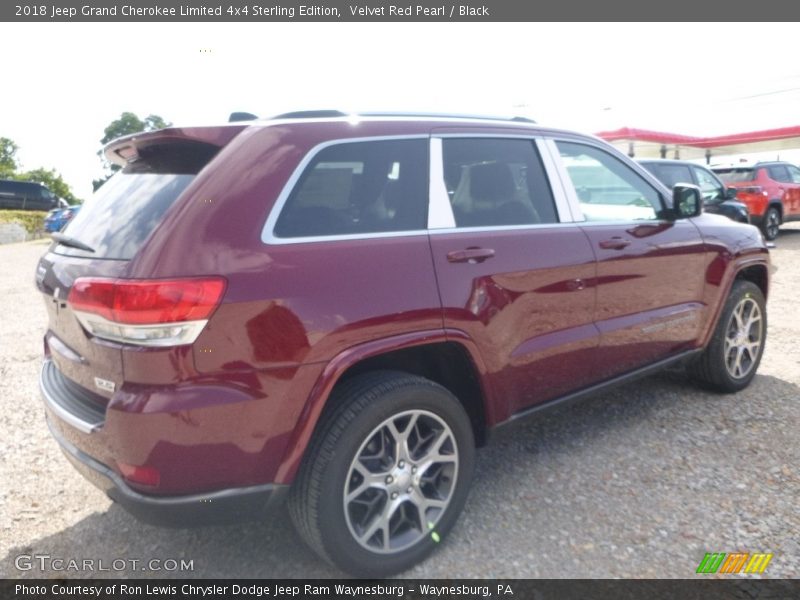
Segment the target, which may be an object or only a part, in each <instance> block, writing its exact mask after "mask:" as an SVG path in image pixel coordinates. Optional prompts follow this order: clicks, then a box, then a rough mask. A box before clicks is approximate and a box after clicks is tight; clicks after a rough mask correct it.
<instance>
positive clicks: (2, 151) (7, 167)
mask: <svg viewBox="0 0 800 600" xmlns="http://www.w3.org/2000/svg"><path fill="white" fill-rule="evenodd" d="M17 150H19V146H17V145H16V144H15V143H14V142H13V141H12V140H10V139H8V138H6V137H0V178H9V177H13V175H14V173H15V172H16V171H17V169H18V168H19V163H17Z"/></svg>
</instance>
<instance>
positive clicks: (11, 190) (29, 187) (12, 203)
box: [0, 179, 67, 210]
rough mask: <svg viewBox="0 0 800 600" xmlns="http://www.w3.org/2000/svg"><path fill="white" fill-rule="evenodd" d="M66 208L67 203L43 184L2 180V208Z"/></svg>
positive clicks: (0, 199) (0, 200) (0, 190)
mask: <svg viewBox="0 0 800 600" xmlns="http://www.w3.org/2000/svg"><path fill="white" fill-rule="evenodd" d="M66 206H67V204H66V202H64V201H63V200H61V199H60V198H59V197H58V196H56V195H55V194H54V193H53V192H51V191H50V190H49V189H48V188H47V187H45V186H43V185H42V184H41V183H34V182H32V181H14V180H12V179H1V180H0V208H11V209H15V210H50V209H53V208H65V207H66Z"/></svg>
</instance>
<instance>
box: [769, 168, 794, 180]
mask: <svg viewBox="0 0 800 600" xmlns="http://www.w3.org/2000/svg"><path fill="white" fill-rule="evenodd" d="M767 172H768V173H769V178H770V179H772V180H773V181H780V182H783V183H791V181H792V178H791V177H789V171H787V170H786V167H784V166H783V165H773V166H771V167H767Z"/></svg>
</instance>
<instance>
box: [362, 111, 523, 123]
mask: <svg viewBox="0 0 800 600" xmlns="http://www.w3.org/2000/svg"><path fill="white" fill-rule="evenodd" d="M358 114H359V115H362V116H364V117H429V118H430V117H433V118H438V117H441V118H443V119H481V120H483V121H515V122H517V123H534V124H535V123H536V121H534V120H533V119H529V118H528V117H498V116H496V115H469V114H460V113H435V112H363V113H358Z"/></svg>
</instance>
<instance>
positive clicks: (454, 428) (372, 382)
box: [289, 371, 475, 577]
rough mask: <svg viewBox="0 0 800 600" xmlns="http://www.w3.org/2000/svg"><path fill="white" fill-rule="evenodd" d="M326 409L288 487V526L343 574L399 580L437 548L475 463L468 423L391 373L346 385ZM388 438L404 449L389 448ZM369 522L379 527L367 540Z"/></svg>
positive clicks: (440, 399)
mask: <svg viewBox="0 0 800 600" xmlns="http://www.w3.org/2000/svg"><path fill="white" fill-rule="evenodd" d="M330 402H332V403H333V404H332V406H334V407H335V408H334V409H333V410H331V412H330V413H329V414H328V415H327V416H325V417H324V419H323V421H322V422H321V423H320V426H319V427H318V429H317V432H316V433H315V437H314V440H313V441H312V443H311V445H310V447H309V448H308V450H307V451H306V455H305V457H304V459H303V462H302V464H301V466H300V471H299V472H298V475H297V478H296V479H295V482H294V484H293V486H292V491H291V493H290V496H289V514H290V515H291V518H292V521H293V522H294V524H295V527H296V528H297V530H298V532H299V533H300V536H301V537H302V538H303V539H304V541H305V542H306V543H307V544H308V545H309V547H311V548H312V549H313V550H314V551H315V552H316V553H317V554H319V555H320V556H321V557H322V558H323V559H325V560H326V561H328V562H329V563H330V564H332V565H334V566H336V567H338V568H340V569H342V570H343V571H345V572H347V573H350V574H351V575H355V576H359V577H386V576H389V575H393V574H396V573H399V572H401V571H404V570H406V569H408V568H410V567H412V566H413V565H415V564H416V563H418V562H420V561H421V560H422V559H423V558H425V557H426V556H427V555H428V554H430V553H431V552H432V551H433V550H434V549H435V548H436V547H437V545H438V544H439V543H440V542H441V541H442V539H443V538H444V537H445V536H446V535H447V534H448V533H449V532H450V530H451V529H452V527H453V525H455V523H456V520H457V519H458V516H459V514H460V513H461V510H462V509H463V507H464V503H465V501H466V498H467V494H468V492H469V487H470V482H471V479H472V471H473V466H474V458H475V441H474V437H473V432H472V427H471V425H470V421H469V418H468V416H467V414H466V412H465V411H464V408H463V407H462V405H461V404H460V403H459V401H458V400H457V399H456V398H455V396H453V395H452V394H451V393H450V392H449V391H448V390H446V389H445V388H443V387H442V386H440V385H438V384H436V383H434V382H432V381H429V380H427V379H424V378H422V377H417V376H414V375H408V374H405V373H399V372H393V371H378V372H373V373H367V374H365V375H361V376H358V377H355V378H353V379H351V380H349V381H347V382H345V383H344V384H342V385H340V386H338V387H337V388H336V389H335V390H334V393H333V396H332V398H331V399H330ZM392 427H394V429H392ZM395 433H397V434H408V435H409V441H408V442H407V443H406V444H405V445H404V446H402V447H401V446H400V445H399V444H394V445H392V441H393V440H396V439H397V438H394V437H393V435H394V434H395ZM401 437H402V436H401ZM434 447H435V450H434ZM402 448H407V449H408V450H409V451H408V452H407V453H406V450H405V449H402ZM434 452H435V454H434ZM392 453H394V454H392ZM402 456H406V457H407V460H405V461H404V460H403V459H402ZM423 458H426V459H429V460H430V462H423V461H422V459H423ZM437 458H438V459H440V460H439V461H438V462H437V461H436V459H437ZM418 460H419V461H420V462H417V461H418ZM362 461H364V462H362ZM412 469H413V473H414V474H412ZM367 475H369V476H370V477H371V478H372V479H371V481H372V484H369V482H368V481H367V477H366V476H367ZM390 475H393V477H391V478H390V477H389V476H390ZM379 479H380V481H378V480H379ZM389 479H391V484H390V481H389ZM368 485H369V487H365V486H368ZM362 488H363V489H362ZM348 490H349V491H350V497H349V499H348V496H347V495H346V494H347V491H348ZM359 490H361V491H359ZM441 497H444V498H445V499H446V502H445V500H442V499H440V498H441ZM431 503H440V504H443V506H441V507H439V506H437V507H431V506H430V504H431ZM392 506H394V507H395V508H392ZM423 513H424V515H423ZM378 523H385V525H386V527H385V528H379V529H377V530H374V533H372V534H370V531H372V530H373V529H374V527H375V526H377V524H378ZM358 536H360V537H361V538H362V539H361V540H359V539H358ZM386 540H388V543H387V542H386ZM387 545H388V546H389V547H388V548H387Z"/></svg>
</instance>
